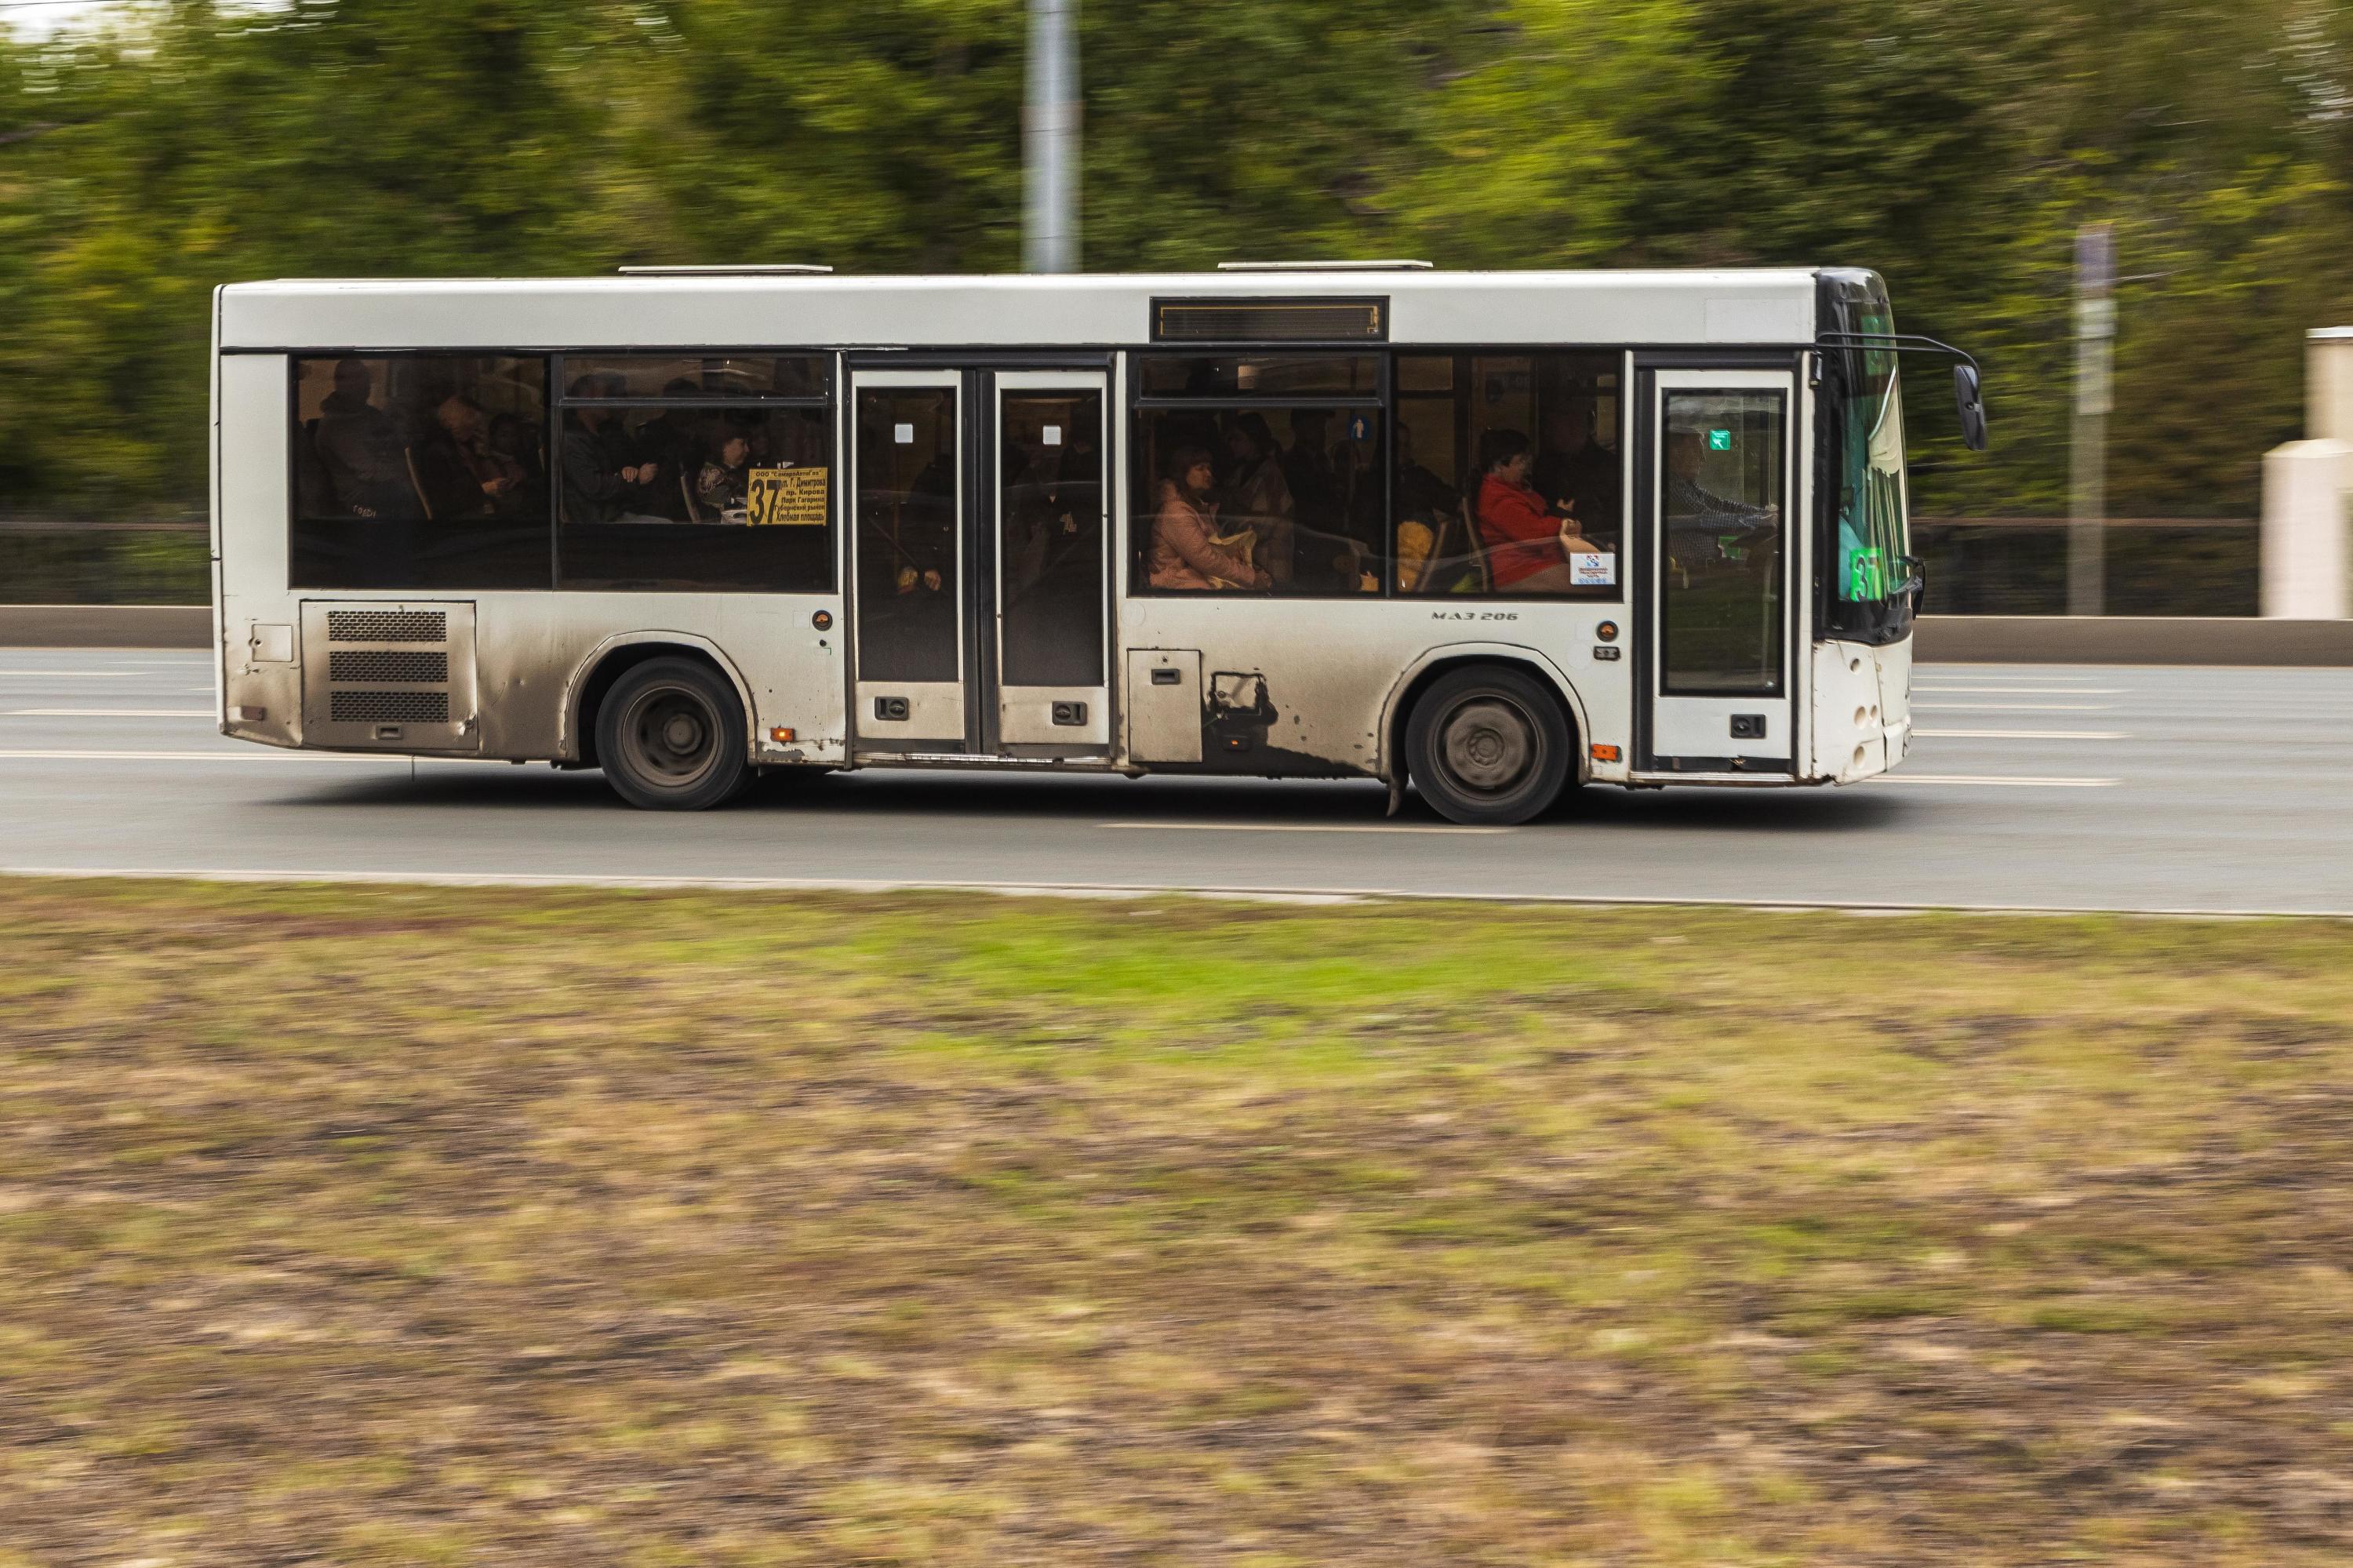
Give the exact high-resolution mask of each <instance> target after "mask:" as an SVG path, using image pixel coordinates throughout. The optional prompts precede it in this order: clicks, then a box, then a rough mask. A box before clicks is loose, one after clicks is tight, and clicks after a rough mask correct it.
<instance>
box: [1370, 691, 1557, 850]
mask: <svg viewBox="0 0 2353 1568" xmlns="http://www.w3.org/2000/svg"><path fill="white" fill-rule="evenodd" d="M1569 746H1570V741H1569V734H1568V725H1567V722H1566V721H1565V720H1564V719H1563V718H1562V717H1561V715H1560V705H1559V704H1558V703H1556V702H1555V701H1554V700H1553V695H1552V694H1551V693H1550V692H1548V691H1546V690H1545V689H1544V687H1542V686H1541V685H1539V684H1537V683H1536V682H1535V680H1533V679H1531V678H1530V677H1528V676H1526V675H1523V674H1520V673H1516V672H1514V671H1511V670H1503V669H1472V670H1457V671H1454V672H1452V673H1450V674H1446V675H1441V676H1440V677H1439V679H1438V682H1437V683H1436V684H1435V685H1433V686H1431V687H1430V690H1429V691H1427V692H1425V693H1423V694H1422V696H1421V700H1420V701H1419V702H1418V703H1416V704H1414V705H1413V713H1412V715H1411V716H1410V717H1409V719H1408V720H1407V722H1406V746H1405V749H1406V768H1407V771H1408V773H1409V776H1410V777H1411V778H1412V779H1413V782H1414V786H1415V787H1416V788H1417V789H1419V790H1420V791H1421V794H1422V798H1423V799H1424V800H1428V801H1429V802H1430V805H1431V806H1432V807H1433V808H1435V809H1436V810H1437V811H1438V814H1439V815H1440V816H1441V817H1444V818H1446V819H1447V820H1448V821H1454V822H1463V823H1473V824H1479V825H1482V826H1483V825H1502V826H1509V825H1511V824H1514V823H1517V822H1525V821H1528V820H1529V819H1531V818H1533V817H1536V816H1540V815H1542V814H1543V813H1544V812H1545V811H1546V810H1547V809H1549V808H1550V807H1551V805H1552V803H1553V802H1554V801H1555V800H1558V799H1559V798H1560V791H1561V787H1562V785H1563V784H1565V783H1566V782H1567V779H1568V773H1569Z"/></svg>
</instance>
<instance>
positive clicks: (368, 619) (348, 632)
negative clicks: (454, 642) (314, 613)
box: [327, 609, 449, 679]
mask: <svg viewBox="0 0 2353 1568" xmlns="http://www.w3.org/2000/svg"><path fill="white" fill-rule="evenodd" d="M448 640H449V613H448V611H447V610H441V609H331V610H329V611H328V612H327V641H330V642H447V641H448ZM337 678H338V679H340V678H341V677H337Z"/></svg>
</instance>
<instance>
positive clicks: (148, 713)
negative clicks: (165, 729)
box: [0, 708, 216, 719]
mask: <svg viewBox="0 0 2353 1568" xmlns="http://www.w3.org/2000/svg"><path fill="white" fill-rule="evenodd" d="M213 717H216V715H215V714H214V713H213V710H212V709H210V708H0V718H203V719H208V718H213Z"/></svg>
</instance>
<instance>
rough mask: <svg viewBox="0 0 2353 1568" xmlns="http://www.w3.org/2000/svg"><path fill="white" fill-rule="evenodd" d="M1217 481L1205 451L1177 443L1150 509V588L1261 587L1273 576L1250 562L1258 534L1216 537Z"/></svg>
mask: <svg viewBox="0 0 2353 1568" xmlns="http://www.w3.org/2000/svg"><path fill="white" fill-rule="evenodd" d="M1216 486H1217V477H1216V473H1215V471H1214V470H1213V469H1211V467H1210V466H1209V454H1208V452H1206V451H1204V450H1201V449H1200V448H1199V447H1179V448H1177V449H1176V452H1175V453H1174V454H1173V455H1172V456H1171V457H1170V458H1169V460H1168V472H1167V476H1166V478H1164V479H1162V480H1161V482H1160V493H1159V498H1158V504H1157V506H1156V507H1155V509H1154V512H1153V514H1152V548H1151V551H1150V553H1149V555H1148V556H1146V560H1145V577H1146V580H1147V581H1149V582H1150V583H1151V584H1152V586H1153V587H1154V588H1189V589H1200V588H1272V587H1273V586H1274V578H1273V577H1272V576H1271V575H1270V574H1269V573H1268V572H1267V571H1266V570H1265V569H1264V568H1263V567H1258V566H1256V565H1253V564H1252V562H1251V559H1250V555H1251V551H1252V550H1253V549H1254V548H1255V547H1256V545H1257V543H1258V540H1257V535H1253V534H1251V533H1250V532H1249V531H1248V530H1243V531H1242V532H1240V533H1238V534H1234V535H1225V536H1220V535H1219V533H1218V529H1217V516H1218V503H1217V502H1216V501H1215V500H1213V499H1212V498H1211V494H1210V493H1211V491H1213V490H1214V489H1215V488H1216Z"/></svg>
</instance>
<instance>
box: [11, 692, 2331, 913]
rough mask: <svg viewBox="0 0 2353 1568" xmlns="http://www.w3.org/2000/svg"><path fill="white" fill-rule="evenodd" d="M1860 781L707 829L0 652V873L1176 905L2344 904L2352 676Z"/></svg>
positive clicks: (1945, 709)
mask: <svg viewBox="0 0 2353 1568" xmlns="http://www.w3.org/2000/svg"><path fill="white" fill-rule="evenodd" d="M1915 684H1916V691H1915V704H1916V707H1915V720H1916V722H1917V723H1918V725H1919V726H1920V727H1921V731H1922V736H1921V739H1920V740H1919V741H1918V743H1917V744H1915V747H1914V751H1913V756H1912V759H1911V761H1910V762H1909V763H1908V764H1906V766H1905V768H1904V769H1903V770H1901V771H1900V772H1898V773H1897V774H1896V775H1894V777H1893V778H1892V779H1886V780H1881V781H1874V782H1873V783H1869V784H1864V785H1859V786H1854V787H1852V788H1848V789H1809V790H1731V789H1669V790H1663V791H1645V792H1641V793H1633V792H1629V791H1625V790H1620V789H1609V788H1595V789H1588V790H1585V791H1583V792H1581V793H1580V794H1578V795H1577V796H1576V797H1575V798H1573V799H1572V800H1571V801H1570V802H1568V803H1567V804H1566V805H1565V806H1563V807H1562V808H1561V809H1560V810H1558V811H1557V812H1556V813H1555V815H1553V816H1552V817H1551V818H1549V819H1547V820H1546V821H1543V822H1540V823H1535V824H1531V825H1530V826H1527V827H1524V828H1513V829H1461V828H1455V827H1451V826H1447V825H1445V824H1442V823H1440V821H1438V820H1437V819H1436V818H1435V817H1434V816H1432V815H1431V814H1430V812H1429V811H1428V810H1427V809H1426V808H1423V807H1421V806H1420V805H1419V803H1418V802H1416V801H1412V800H1409V801H1408V804H1407V809H1406V811H1405V813H1404V814H1403V815H1401V816H1400V817H1398V818H1396V819H1394V820H1385V819H1384V817H1383V814H1382V813H1383V810H1384V808H1385V806H1386V804H1387V794H1386V791H1385V790H1384V789H1383V788H1382V787H1381V786H1379V785H1377V784H1372V783H1348V784H1317V783H1281V784H1276V783H1263V782H1255V781H1252V782H1241V781H1233V782H1228V781H1224V780H1207V779H1141V780H1136V779H1057V778H1041V777H1039V776H1036V775H993V774H985V773H934V774H906V773H899V774H892V773H861V774H855V775H846V776H836V777H830V778H826V779H817V780H813V781H809V782H807V783H805V784H802V785H799V786H797V787H793V788H789V789H767V790H764V791H763V792H762V793H760V794H758V795H755V796H754V797H752V798H750V799H748V800H744V802H742V803H740V804H738V805H736V806H733V807H731V808H729V809H728V810H722V811H715V812H709V813H705V814H702V815H696V816H678V815H670V814H666V813H659V814H658V813H646V812H638V811H632V810H628V809H626V808H624V807H622V806H621V805H620V804H619V803H618V802H617V800H614V798H613V797H612V796H611V794H610V793H608V792H607V789H605V787H604V784H603V782H602V780H601V779H598V778H597V776H596V775H595V774H593V773H586V774H584V773H556V772H554V771H553V770H551V769H549V768H544V767H535V768H517V767H513V766H511V765H506V764H495V763H458V762H425V763H420V764H417V766H416V768H415V769H414V774H413V777H412V769H411V768H410V765H409V764H408V763H407V762H406V760H399V759H396V760H379V759H376V758H343V757H332V756H324V755H317V754H304V753H288V752H277V751H271V750H269V749H266V748H263V747H253V746H248V745H245V744H242V743H238V742H233V741H228V740H224V739H223V738H221V737H220V736H218V735H216V734H215V733H214V732H213V728H212V720H211V717H210V713H209V705H210V703H211V693H212V685H211V680H210V676H209V674H208V673H207V670H206V664H205V662H204V658H203V656H202V655H200V654H195V653H174V652H153V651H127V650H126V651H121V652H114V651H90V650H64V649H0V871H42V872H85V873H90V872H122V873H139V874H156V873H194V874H230V875H278V876H282V875H301V874H317V875H322V876H357V877H388V878H437V877H448V878H451V879H459V880H517V881H523V880H532V879H540V878H545V879H549V880H554V881H596V882H616V883H628V882H634V881H639V880H643V881H647V882H657V883H659V882H705V881H707V882H712V883H721V884H725V883H742V884H745V885H844V886H877V885H987V886H1005V887H1053V888H1075V889H1129V888H1188V889H1211V890H1232V891H1238V892H1240V891H1247V892H1257V893H1306V894H1367V893H1377V894H1392V895H1468V896H1477V897H1511V898H1580V899H1597V900H1606V901H1611V902H1621V901H1633V900H1673V901H1683V900H1704V901H1721V902H1734V903H1741V904H1804V905H1854V906H1961V907H1972V906H1974V907H2002V908H2053V909H2080V908H2099V909H2126V910H2147V911H2173V910H2182V911H2285V912H2307V913H2336V914H2344V913H2353V670H2305V669H2272V670H2254V669H2158V668H2141V667H2134V668H2117V667H2115V666H2100V667H2077V668H2054V667H2042V666H2014V665H1942V666H1925V667H1923V669H1922V670H1921V672H1920V673H1919V676H1918V679H1917V681H1916V683H1915Z"/></svg>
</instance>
